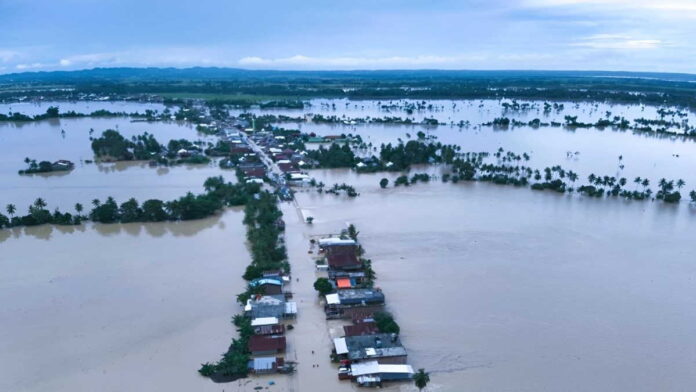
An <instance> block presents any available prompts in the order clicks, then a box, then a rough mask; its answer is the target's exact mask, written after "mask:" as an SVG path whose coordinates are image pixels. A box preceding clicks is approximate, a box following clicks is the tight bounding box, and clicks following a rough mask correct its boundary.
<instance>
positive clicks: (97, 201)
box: [92, 199, 101, 207]
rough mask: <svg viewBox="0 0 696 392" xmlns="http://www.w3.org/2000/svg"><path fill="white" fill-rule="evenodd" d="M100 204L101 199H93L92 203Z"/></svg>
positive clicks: (97, 205) (96, 205)
mask: <svg viewBox="0 0 696 392" xmlns="http://www.w3.org/2000/svg"><path fill="white" fill-rule="evenodd" d="M100 204H101V202H100V201H99V199H94V200H92V205H94V206H95V207H99V205H100Z"/></svg>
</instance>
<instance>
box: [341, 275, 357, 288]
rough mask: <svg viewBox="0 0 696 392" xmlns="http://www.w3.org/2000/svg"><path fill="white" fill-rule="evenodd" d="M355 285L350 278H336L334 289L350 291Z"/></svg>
mask: <svg viewBox="0 0 696 392" xmlns="http://www.w3.org/2000/svg"><path fill="white" fill-rule="evenodd" d="M353 286H355V284H354V283H353V281H352V280H351V279H350V278H338V279H336V288H338V289H350V288H352V287H353Z"/></svg>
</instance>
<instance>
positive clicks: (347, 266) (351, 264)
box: [323, 245, 362, 271]
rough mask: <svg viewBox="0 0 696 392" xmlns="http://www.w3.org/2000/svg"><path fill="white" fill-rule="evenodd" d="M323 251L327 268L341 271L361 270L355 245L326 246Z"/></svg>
mask: <svg viewBox="0 0 696 392" xmlns="http://www.w3.org/2000/svg"><path fill="white" fill-rule="evenodd" d="M323 249H324V251H325V252H326V261H327V263H328V264H329V267H331V268H333V269H336V270H343V271H345V270H358V269H362V263H361V262H360V260H358V246H357V245H327V246H324V247H323Z"/></svg>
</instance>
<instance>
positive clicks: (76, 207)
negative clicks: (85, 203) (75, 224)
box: [75, 203, 84, 215]
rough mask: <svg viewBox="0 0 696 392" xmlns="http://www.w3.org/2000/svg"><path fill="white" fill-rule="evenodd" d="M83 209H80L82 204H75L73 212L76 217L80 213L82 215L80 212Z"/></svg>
mask: <svg viewBox="0 0 696 392" xmlns="http://www.w3.org/2000/svg"><path fill="white" fill-rule="evenodd" d="M83 209H84V208H83V207H82V204H80V203H75V211H77V215H80V213H82V210H83Z"/></svg>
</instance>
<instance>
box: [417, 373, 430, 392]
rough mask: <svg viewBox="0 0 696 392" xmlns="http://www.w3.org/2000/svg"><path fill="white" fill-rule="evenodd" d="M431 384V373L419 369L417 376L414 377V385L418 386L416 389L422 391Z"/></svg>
mask: <svg viewBox="0 0 696 392" xmlns="http://www.w3.org/2000/svg"><path fill="white" fill-rule="evenodd" d="M429 382H430V373H427V372H426V371H425V369H423V368H421V369H418V371H417V372H416V374H414V375H413V383H414V384H416V388H418V390H419V391H422V390H423V388H425V387H426V386H427V385H428V383H429Z"/></svg>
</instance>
